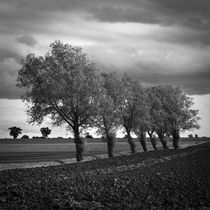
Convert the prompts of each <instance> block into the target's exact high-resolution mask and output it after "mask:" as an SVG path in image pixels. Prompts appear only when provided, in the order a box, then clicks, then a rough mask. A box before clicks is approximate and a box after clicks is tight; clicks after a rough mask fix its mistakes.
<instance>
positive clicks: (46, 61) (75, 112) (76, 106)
mask: <svg viewBox="0 0 210 210" xmlns="http://www.w3.org/2000/svg"><path fill="white" fill-rule="evenodd" d="M50 47H51V51H50V52H49V53H47V54H46V55H45V56H44V57H42V56H39V57H36V56H35V55H33V54H30V55H28V56H27V57H26V58H25V59H24V60H23V62H22V68H21V69H20V70H19V72H18V79H17V85H18V86H19V87H21V88H24V89H25V94H24V95H23V100H24V101H27V102H28V103H29V108H28V115H29V116H30V117H31V120H30V123H35V122H36V123H38V124H40V123H41V122H42V121H43V118H44V117H45V116H50V117H51V120H52V122H53V124H54V125H57V126H60V125H61V124H64V123H65V124H66V125H68V128H69V129H70V130H71V131H73V133H74V138H75V144H76V158H77V161H81V160H82V159H83V152H84V142H83V139H82V138H81V132H82V129H83V128H85V127H86V126H88V122H89V118H90V117H91V116H92V115H95V112H96V111H97V99H98V95H100V90H101V88H100V87H101V77H100V74H99V71H98V70H97V68H96V65H95V64H94V63H93V62H92V61H90V60H89V59H88V57H87V55H86V54H84V53H83V52H82V48H80V47H74V46H72V45H68V44H62V43H61V42H60V41H55V42H53V43H52V44H51V45H50Z"/></svg>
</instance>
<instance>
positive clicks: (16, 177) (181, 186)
mask: <svg viewBox="0 0 210 210" xmlns="http://www.w3.org/2000/svg"><path fill="white" fill-rule="evenodd" d="M209 151H210V143H204V144H200V145H197V146H193V147H188V148H185V149H180V150H162V151H149V152H147V153H136V154H134V155H127V156H120V157H115V158H112V159H103V160H94V161H90V162H84V163H77V164H71V165H61V166H54V167H52V166H51V167H43V168H36V169H16V170H8V171H2V172H0V185H1V186H2V188H1V191H0V208H1V209H27V208H30V209H205V208H208V207H210V200H209V198H210V196H209V194H210V191H209V190H210V186H209V183H210V180H209V177H210V171H209V169H210V165H209V164H210V162H209V158H210V156H209V154H210V152H209Z"/></svg>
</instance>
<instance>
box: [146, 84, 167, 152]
mask: <svg viewBox="0 0 210 210" xmlns="http://www.w3.org/2000/svg"><path fill="white" fill-rule="evenodd" d="M164 88H165V86H155V87H150V88H148V89H147V93H148V98H149V103H150V131H148V134H149V136H150V141H151V143H152V145H153V148H154V149H155V150H157V148H156V145H155V138H154V137H153V133H154V132H156V133H157V135H158V137H159V139H160V142H161V143H162V146H163V148H164V149H168V146H167V141H166V139H165V137H166V134H167V133H168V127H167V120H166V119H167V114H166V112H165V110H164V109H163V103H162V102H163V95H164V94H163V92H164Z"/></svg>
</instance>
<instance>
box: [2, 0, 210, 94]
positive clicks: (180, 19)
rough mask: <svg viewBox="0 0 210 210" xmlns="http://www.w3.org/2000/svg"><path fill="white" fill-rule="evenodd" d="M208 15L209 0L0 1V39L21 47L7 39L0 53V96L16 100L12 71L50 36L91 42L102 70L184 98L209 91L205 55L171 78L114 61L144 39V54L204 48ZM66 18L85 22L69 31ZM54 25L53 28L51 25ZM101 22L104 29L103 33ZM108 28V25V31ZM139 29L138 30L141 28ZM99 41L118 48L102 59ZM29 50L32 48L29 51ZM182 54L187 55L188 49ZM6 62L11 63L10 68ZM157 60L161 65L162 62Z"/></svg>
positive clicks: (144, 67) (208, 29) (159, 71)
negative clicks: (169, 88) (167, 86)
mask: <svg viewBox="0 0 210 210" xmlns="http://www.w3.org/2000/svg"><path fill="white" fill-rule="evenodd" d="M209 11H210V1H209V0H158V1H157V0H130V1H128V0H106V1H104V0H62V1H57V0H35V1H28V0H18V1H15V0H7V1H4V0H0V35H2V37H7V36H8V37H10V36H11V37H12V36H13V37H12V39H13V40H14V41H15V42H16V43H24V44H25V45H21V47H22V48H21V47H20V49H19V48H15V47H14V46H13V43H10V42H9V41H8V43H6V44H5V45H4V46H6V47H1V49H0V87H1V89H0V98H19V96H20V94H21V90H19V89H18V88H17V87H16V85H15V84H16V77H17V71H18V69H19V67H20V65H19V62H20V59H21V58H22V56H23V54H24V55H25V54H26V52H27V53H28V52H29V51H30V52H31V50H32V52H33V49H35V48H36V47H37V49H38V48H39V47H40V48H44V47H43V45H45V46H49V43H46V42H47V41H48V40H49V37H52V38H53V39H54V37H56V38H57V35H58V36H59V35H61V36H66V37H67V38H66V40H68V39H69V41H71V37H68V36H69V34H70V35H72V36H73V37H78V39H79V40H82V41H83V42H86V41H90V42H91V41H93V42H95V43H96V48H95V51H96V53H95V54H94V55H95V56H94V61H95V62H96V63H100V62H101V60H100V59H106V60H107V62H106V63H105V64H104V63H103V66H104V67H103V68H102V69H109V70H116V71H118V72H121V73H122V72H125V71H126V72H127V73H128V74H132V75H133V76H135V78H139V80H141V81H143V82H148V83H155V84H158V83H171V84H174V85H179V86H181V87H183V88H184V90H186V92H187V93H189V94H206V93H210V87H209V84H208V83H209V82H208V81H209V79H210V78H209V71H210V66H208V65H207V64H208V63H207V62H206V60H207V59H209V57H208V56H206V57H205V59H206V60H205V61H204V62H203V63H204V64H203V65H202V63H201V64H200V65H201V66H200V67H199V68H197V69H195V70H194V71H193V72H192V71H190V72H187V71H185V72H184V73H180V72H181V71H180V69H179V72H176V73H173V74H170V73H168V74H166V73H165V72H166V71H167V67H166V66H162V69H161V68H159V67H158V68H159V69H157V68H156V66H152V65H153V64H152V63H150V62H148V63H147V65H143V64H142V63H141V61H142V60H141V61H139V63H138V64H136V63H135V62H134V63H133V64H132V65H131V66H130V68H126V67H125V68H123V69H119V68H118V67H117V66H118V63H117V64H116V63H115V61H114V60H115V59H116V60H117V59H118V60H119V65H120V60H121V59H123V58H120V56H121V52H125V54H126V56H127V57H129V56H130V55H131V54H132V53H133V52H132V51H133V49H132V48H135V49H134V51H135V50H136V51H138V49H141V46H136V45H137V44H136V43H139V42H143V43H144V42H145V41H147V43H149V44H148V46H147V47H148V51H149V50H150V47H151V48H154V46H153V43H154V42H156V43H158V44H159V45H158V46H156V47H157V49H156V50H157V51H158V50H159V49H158V48H159V46H160V45H161V43H163V44H165V43H169V44H171V46H170V47H172V48H173V47H174V48H175V46H178V45H179V46H183V48H184V47H185V46H187V47H189V46H190V47H191V46H192V48H193V46H197V45H198V46H199V50H200V51H202V47H203V48H205V47H206V46H207V45H209V44H210V36H209V34H210V12H209ZM71 15H72V16H73V17H76V18H77V19H78V20H80V19H81V20H83V21H86V22H85V24H84V22H83V25H80V24H79V23H80V22H79V21H78V22H76V24H74V25H73V27H72V25H71V24H72V22H73V20H72V16H71ZM95 22H96V23H97V24H98V26H99V25H101V28H97V27H96V28H93V27H92V26H91V24H92V23H93V25H94V24H95ZM55 23H56V24H57V25H58V27H57V25H56V26H55ZM114 23H122V24H127V23H143V24H148V25H149V26H154V27H156V26H160V27H161V28H162V29H163V30H162V29H161V30H162V31H157V33H155V32H156V31H155V30H154V33H153V31H152V32H151V33H146V34H145V35H142V34H141V33H135V30H134V32H130V31H129V30H130V29H131V28H128V29H127V28H126V25H125V28H123V25H121V26H120V30H122V28H123V30H124V31H126V30H127V32H128V33H127V34H123V33H121V32H122V31H121V32H119V31H114V32H113V31H109V30H110V28H111V27H113V24H114ZM59 24H61V27H59V26H60V25H59ZM62 24H64V25H62ZM103 24H104V25H105V29H103V30H102V27H103V26H104V25H103ZM108 24H110V28H109V25H108ZM132 27H134V28H135V27H139V28H140V27H141V25H140V24H136V26H135V25H133V26H132ZM67 29H69V31H70V32H69V31H68V34H67V35H66V33H67ZM106 29H107V31H106ZM139 30H140V31H141V28H140V29H139ZM142 30H144V26H142ZM24 34H26V35H24ZM28 34H30V35H28ZM38 37H41V38H43V37H44V41H43V40H40V39H38ZM1 40H2V38H1ZM37 41H38V43H37ZM41 41H42V44H43V43H44V44H43V45H42V46H41V44H40V45H39V43H41ZM150 41H151V43H150ZM2 42H3V41H2ZM101 43H103V44H104V46H108V47H107V50H110V51H112V50H115V49H116V43H119V45H122V46H121V49H118V50H119V51H118V52H116V54H114V55H113V56H110V57H108V58H107V57H106V53H104V52H103V50H104V49H103V48H102V49H103V50H100V51H99V49H100V47H101V46H100V44H101ZM0 44H1V42H0ZM19 45H20V44H18V46H19ZM37 45H38V46H37ZM200 45H201V47H200ZM23 47H24V48H23ZM30 47H34V48H33V49H29V48H30ZM102 47H103V46H102ZM37 49H36V50H37ZM189 49H190V48H189ZM189 49H188V50H189ZM163 50H164V49H163ZM166 50H167V49H166ZM37 51H39V50H37ZM183 51H184V50H183ZM206 51H207V50H206ZM185 52H186V53H187V51H184V53H185ZM87 53H91V52H90V51H88V47H87ZM100 54H101V55H102V56H101V55H100ZM166 54H167V52H166ZM198 54H199V52H198ZM126 56H125V59H126V58H127V57H126ZM149 56H150V55H149V54H148V57H149ZM151 56H153V54H152V55H151ZM164 59H165V58H164ZM10 61H11V64H9V62H10ZM129 62H130V61H129ZM159 62H160V63H161V62H162V60H160V61H159ZM178 62H179V61H178ZM199 62H200V61H199ZM206 63H207V64H206ZM192 65H193V64H192ZM138 68H139V69H138ZM203 69H205V70H203Z"/></svg>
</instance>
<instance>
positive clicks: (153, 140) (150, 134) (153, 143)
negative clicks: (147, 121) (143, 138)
mask: <svg viewBox="0 0 210 210" xmlns="http://www.w3.org/2000/svg"><path fill="white" fill-rule="evenodd" d="M148 134H149V138H150V142H151V144H152V146H153V149H154V150H158V149H157V146H156V145H157V140H156V138H155V137H154V136H153V135H152V133H150V132H148Z"/></svg>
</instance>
